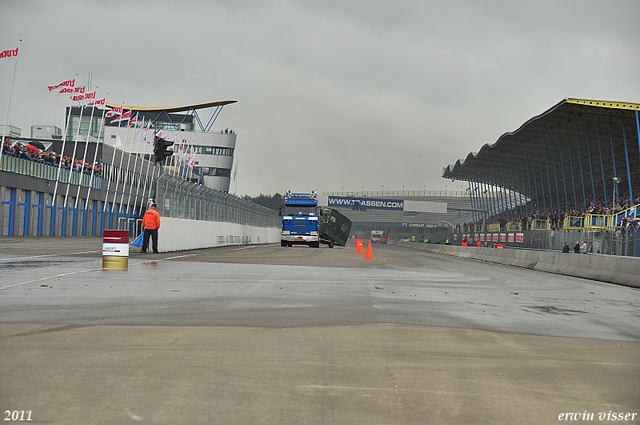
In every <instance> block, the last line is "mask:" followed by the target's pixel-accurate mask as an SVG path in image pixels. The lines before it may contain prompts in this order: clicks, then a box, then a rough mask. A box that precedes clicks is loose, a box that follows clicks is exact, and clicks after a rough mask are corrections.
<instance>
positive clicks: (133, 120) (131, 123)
mask: <svg viewBox="0 0 640 425" xmlns="http://www.w3.org/2000/svg"><path fill="white" fill-rule="evenodd" d="M111 122H113V121H111ZM137 122H138V114H137V113H136V116H135V117H133V118H132V119H130V120H129V123H128V124H127V127H131V126H132V125H134V124H135V123H137Z"/></svg>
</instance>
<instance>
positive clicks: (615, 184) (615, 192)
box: [613, 177, 620, 213]
mask: <svg viewBox="0 0 640 425" xmlns="http://www.w3.org/2000/svg"><path fill="white" fill-rule="evenodd" d="M618 183H620V177H614V178H613V212H614V213H615V211H616V203H617V202H618V197H617V195H618Z"/></svg>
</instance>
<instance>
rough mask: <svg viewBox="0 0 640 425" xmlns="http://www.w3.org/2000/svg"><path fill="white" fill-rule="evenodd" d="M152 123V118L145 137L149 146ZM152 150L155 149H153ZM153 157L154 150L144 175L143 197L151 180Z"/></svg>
mask: <svg viewBox="0 0 640 425" xmlns="http://www.w3.org/2000/svg"><path fill="white" fill-rule="evenodd" d="M151 124H152V122H151V120H149V125H148V127H147V134H146V137H145V139H146V143H147V146H149V130H151ZM154 132H155V131H154ZM152 140H153V139H152ZM152 151H153V149H152ZM152 158H153V152H152V153H151V155H149V158H148V160H147V171H146V172H145V175H144V187H143V188H142V196H143V197H144V193H145V192H146V190H147V184H148V182H149V167H150V166H151V163H152V162H153V159H152ZM149 186H151V185H149ZM145 208H146V207H145Z"/></svg>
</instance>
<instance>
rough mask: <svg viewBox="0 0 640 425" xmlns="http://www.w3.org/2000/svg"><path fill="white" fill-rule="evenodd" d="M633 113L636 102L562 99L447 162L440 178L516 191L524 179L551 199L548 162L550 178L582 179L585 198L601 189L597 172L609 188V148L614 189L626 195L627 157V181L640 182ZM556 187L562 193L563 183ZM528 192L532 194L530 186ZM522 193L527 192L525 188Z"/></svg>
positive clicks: (638, 106) (553, 189)
mask: <svg viewBox="0 0 640 425" xmlns="http://www.w3.org/2000/svg"><path fill="white" fill-rule="evenodd" d="M638 111H640V104H637V103H626V102H610V101H596V100H582V99H564V100H562V101H561V102H559V103H558V104H556V105H554V106H553V107H551V108H550V109H549V110H547V111H545V112H543V113H542V114H540V115H538V116H536V117H533V118H531V119H530V120H528V121H527V122H525V123H524V124H523V125H522V126H521V127H520V128H518V129H517V130H515V131H513V132H508V133H505V134H503V135H502V136H500V138H498V140H497V141H496V142H495V143H494V144H492V145H489V144H485V145H484V146H482V148H481V149H480V151H479V152H478V153H470V154H469V155H467V157H466V158H465V159H463V160H458V161H457V162H456V163H455V164H454V165H449V166H447V167H446V168H445V169H444V170H443V173H442V177H443V178H449V179H454V180H465V181H476V182H484V183H487V184H491V185H495V186H500V187H506V188H509V189H512V190H516V191H520V192H521V193H522V192H523V191H521V190H519V188H520V186H522V185H523V184H521V183H522V182H523V181H524V180H530V181H531V182H532V187H533V185H535V187H537V189H538V190H539V191H540V192H541V193H542V189H544V191H545V192H546V194H547V196H549V193H550V194H551V196H552V197H553V199H554V200H555V199H556V198H555V197H556V185H555V183H551V184H549V181H548V180H547V165H548V167H549V168H548V169H549V177H550V180H551V182H554V180H555V181H556V182H561V181H562V180H563V178H564V179H565V180H566V181H567V185H570V184H571V179H572V178H573V179H574V180H573V181H574V182H575V184H576V186H580V185H581V184H582V180H584V187H585V192H586V200H587V202H589V200H590V199H592V196H591V194H592V193H593V192H594V191H595V192H596V193H597V194H598V196H599V194H602V193H603V174H604V184H605V187H606V188H608V190H609V193H610V192H611V187H612V185H613V183H612V178H613V176H614V174H613V164H614V160H613V158H612V151H613V155H614V159H615V166H616V174H617V176H618V177H619V178H620V179H621V183H620V185H619V190H620V191H621V193H628V184H627V182H628V176H629V173H628V172H627V160H626V158H627V157H628V162H629V170H630V174H631V181H632V182H639V181H640V155H639V144H638V131H640V130H639V129H638V127H637V125H638V124H637V121H636V119H637V118H636V117H637V115H638ZM625 138H626V148H627V150H626V151H627V153H626V154H625ZM599 142H600V143H599ZM601 158H602V161H601ZM527 161H528V164H527ZM554 164H555V165H556V166H555V168H554ZM527 170H529V177H527ZM534 170H535V171H534ZM563 170H564V177H563V174H562V172H563ZM581 171H582V173H583V174H581ZM534 172H535V178H534ZM572 172H573V177H572ZM512 173H513V174H512ZM507 175H509V176H510V177H505V176H507ZM513 175H515V176H517V177H518V179H514V178H513ZM592 175H593V184H592V178H591V176H592ZM527 184H528V183H527ZM560 185H562V183H560ZM592 189H593V190H592ZM558 190H559V192H560V193H561V195H560V196H561V197H562V196H563V195H564V189H563V187H559V189H558ZM569 190H570V189H569ZM532 191H533V194H535V189H532ZM524 192H527V196H531V195H530V194H529V193H528V192H529V189H528V187H527V188H526V190H524ZM581 193H582V190H580V194H581ZM635 196H637V194H635V193H634V197H635ZM580 199H582V196H580ZM580 203H581V202H580Z"/></svg>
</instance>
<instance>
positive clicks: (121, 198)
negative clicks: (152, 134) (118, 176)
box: [120, 112, 138, 225]
mask: <svg viewBox="0 0 640 425" xmlns="http://www.w3.org/2000/svg"><path fill="white" fill-rule="evenodd" d="M136 118H138V113H137V112H136ZM132 120H133V118H129V123H128V124H127V130H129V127H131V121H132ZM136 122H137V119H136ZM133 125H134V126H135V122H134V123H133ZM135 139H136V133H135V127H134V133H133V134H132V135H131V149H132V150H133V148H134V146H135V144H134V141H135ZM130 164H131V152H129V156H128V157H127V167H126V168H125V170H127V175H129V165H130ZM131 174H134V173H131ZM125 182H126V180H125ZM125 182H123V183H122V194H121V195H120V206H122V201H123V200H124V183H125ZM132 183H133V182H132V181H129V198H128V199H127V208H126V209H125V213H124V218H125V219H126V218H127V211H129V207H130V205H129V201H131V186H132ZM125 225H126V223H125Z"/></svg>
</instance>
